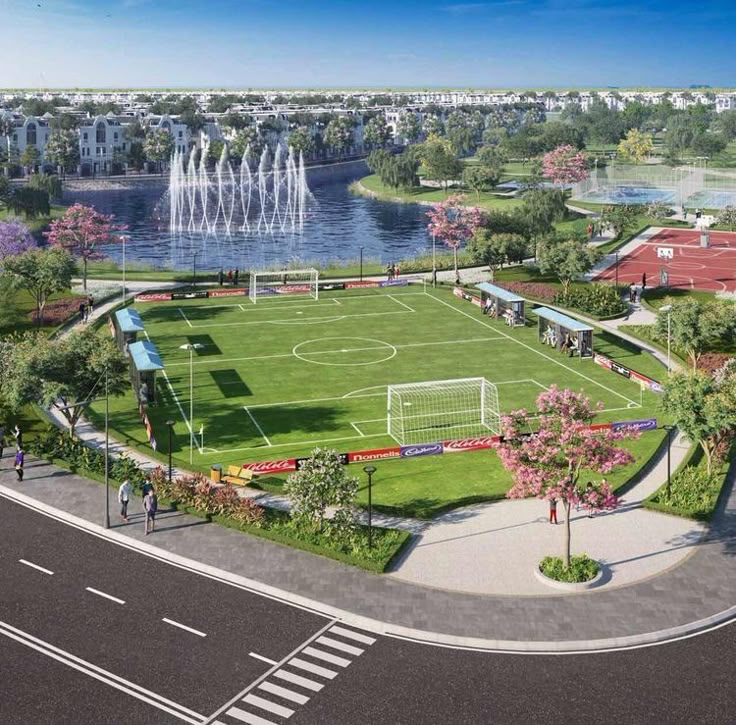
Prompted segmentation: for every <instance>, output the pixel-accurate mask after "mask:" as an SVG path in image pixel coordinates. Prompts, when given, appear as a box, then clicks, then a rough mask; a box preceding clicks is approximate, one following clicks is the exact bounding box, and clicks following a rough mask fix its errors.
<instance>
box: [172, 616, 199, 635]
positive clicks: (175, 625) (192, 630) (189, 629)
mask: <svg viewBox="0 0 736 725" xmlns="http://www.w3.org/2000/svg"><path fill="white" fill-rule="evenodd" d="M161 621H162V622H166V624H171V625H173V626H174V627H179V629H185V630H186V631H187V632H191V633H192V634H196V635H197V637H206V636H207V635H206V634H205V633H204V632H200V631H199V630H198V629H192V628H191V627H187V625H186V624H181V623H180V622H175V621H174V620H173V619H169V618H168V617H164V618H163V619H162V620H161Z"/></svg>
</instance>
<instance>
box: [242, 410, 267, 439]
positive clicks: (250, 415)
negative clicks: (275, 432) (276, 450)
mask: <svg viewBox="0 0 736 725" xmlns="http://www.w3.org/2000/svg"><path fill="white" fill-rule="evenodd" d="M243 410H244V411H245V412H246V413H247V414H248V417H249V418H250V419H251V420H252V421H253V425H254V426H255V427H256V428H258V432H259V433H260V434H261V435H262V436H263V440H264V441H266V445H267V446H268V447H269V448H270V447H271V441H270V440H268V436H267V435H266V434H265V433H264V432H263V428H261V426H260V425H259V424H258V421H257V420H256V419H255V418H254V417H253V413H251V412H250V411H249V410H248V406H247V405H244V406H243Z"/></svg>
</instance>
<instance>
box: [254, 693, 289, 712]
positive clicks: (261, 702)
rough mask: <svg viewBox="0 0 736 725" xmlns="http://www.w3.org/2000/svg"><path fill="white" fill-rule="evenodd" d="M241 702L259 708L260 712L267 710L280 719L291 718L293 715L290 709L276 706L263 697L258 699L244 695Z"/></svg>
mask: <svg viewBox="0 0 736 725" xmlns="http://www.w3.org/2000/svg"><path fill="white" fill-rule="evenodd" d="M243 702H247V703H248V704H249V705H255V706H256V707H260V708H261V710H267V711H268V712H272V713H274V714H275V715H280V716H281V717H291V716H292V715H293V714H294V711H293V710H292V709H291V708H290V707H284V706H283V705H277V704H276V703H275V702H271V701H270V700H267V699H266V698H265V697H259V696H258V695H253V694H249V695H246V696H245V697H244V698H243Z"/></svg>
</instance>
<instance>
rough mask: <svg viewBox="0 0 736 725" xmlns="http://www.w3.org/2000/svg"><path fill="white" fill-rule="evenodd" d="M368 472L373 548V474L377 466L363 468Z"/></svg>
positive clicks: (370, 528) (371, 542) (370, 533)
mask: <svg viewBox="0 0 736 725" xmlns="http://www.w3.org/2000/svg"><path fill="white" fill-rule="evenodd" d="M363 470H364V471H365V472H366V473H367V474H368V548H369V549H372V548H373V486H372V484H373V481H372V479H373V474H374V473H375V472H376V467H375V466H366V467H365V468H364V469H363Z"/></svg>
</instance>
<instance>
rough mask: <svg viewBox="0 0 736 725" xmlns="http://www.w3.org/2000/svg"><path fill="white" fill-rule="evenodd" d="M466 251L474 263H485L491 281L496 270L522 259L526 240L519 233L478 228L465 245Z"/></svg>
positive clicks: (525, 249)
mask: <svg viewBox="0 0 736 725" xmlns="http://www.w3.org/2000/svg"><path fill="white" fill-rule="evenodd" d="M466 251H467V253H468V254H469V255H470V258H471V259H472V260H473V262H474V263H476V264H485V265H487V267H488V271H489V272H490V273H491V281H493V279H494V277H495V275H496V271H497V270H499V269H503V265H504V264H507V263H509V262H517V261H521V260H523V258H524V257H525V256H526V251H527V242H526V240H525V239H524V237H522V236H521V235H519V234H507V233H500V234H495V233H492V232H490V231H489V230H488V229H479V230H478V231H477V232H476V233H475V234H474V235H473V237H472V238H471V239H470V241H469V242H468V244H467V247H466Z"/></svg>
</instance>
